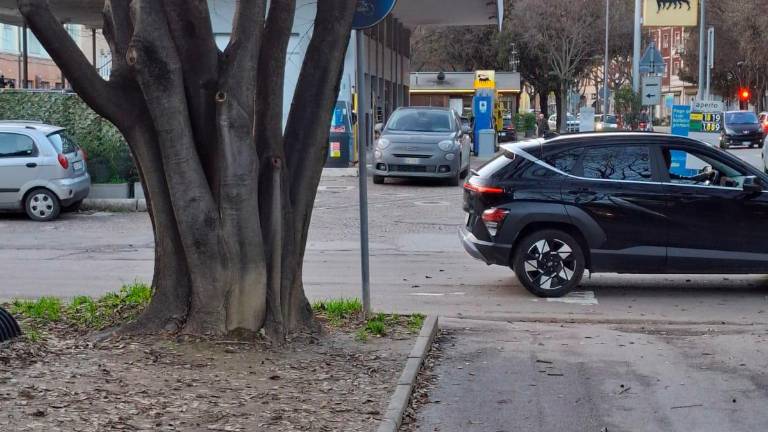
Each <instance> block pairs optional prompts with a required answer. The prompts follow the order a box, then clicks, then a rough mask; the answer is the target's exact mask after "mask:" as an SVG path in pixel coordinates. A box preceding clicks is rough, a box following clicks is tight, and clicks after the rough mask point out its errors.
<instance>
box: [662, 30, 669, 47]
mask: <svg viewBox="0 0 768 432" xmlns="http://www.w3.org/2000/svg"><path fill="white" fill-rule="evenodd" d="M662 48H669V34H666V33H665V34H664V45H662Z"/></svg>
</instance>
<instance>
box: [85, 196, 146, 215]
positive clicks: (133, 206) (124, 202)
mask: <svg viewBox="0 0 768 432" xmlns="http://www.w3.org/2000/svg"><path fill="white" fill-rule="evenodd" d="M80 208H81V209H82V210H96V211H107V212H145V211H147V201H146V200H143V199H86V200H83V205H82V206H81V207H80Z"/></svg>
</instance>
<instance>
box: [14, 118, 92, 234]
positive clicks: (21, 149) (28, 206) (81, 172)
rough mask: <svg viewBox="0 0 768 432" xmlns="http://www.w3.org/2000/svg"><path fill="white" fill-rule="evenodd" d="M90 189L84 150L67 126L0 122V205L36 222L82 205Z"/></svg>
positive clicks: (54, 217)
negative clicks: (75, 140) (74, 139)
mask: <svg viewBox="0 0 768 432" xmlns="http://www.w3.org/2000/svg"><path fill="white" fill-rule="evenodd" d="M90 189H91V177H90V176H89V175H88V170H87V167H86V161H85V153H84V152H83V150H82V149H80V147H79V146H78V145H77V144H76V143H75V142H74V141H73V140H72V139H71V138H69V137H68V136H67V134H66V133H65V131H64V128H61V127H58V126H51V125H46V124H43V123H35V122H27V121H0V209H1V210H17V211H21V210H23V211H25V212H26V213H27V215H28V216H29V217H30V218H31V219H33V220H36V221H49V220H52V219H56V218H57V217H58V216H59V214H60V213H61V211H62V210H73V209H77V207H79V206H80V204H81V203H82V202H83V200H84V199H85V197H87V196H88V192H90Z"/></svg>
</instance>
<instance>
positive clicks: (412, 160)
mask: <svg viewBox="0 0 768 432" xmlns="http://www.w3.org/2000/svg"><path fill="white" fill-rule="evenodd" d="M403 163H404V164H406V165H419V164H421V159H419V158H404V159H403Z"/></svg>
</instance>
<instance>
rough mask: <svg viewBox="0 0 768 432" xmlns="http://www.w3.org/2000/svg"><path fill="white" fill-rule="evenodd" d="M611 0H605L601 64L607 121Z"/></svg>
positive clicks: (604, 113)
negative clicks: (603, 45)
mask: <svg viewBox="0 0 768 432" xmlns="http://www.w3.org/2000/svg"><path fill="white" fill-rule="evenodd" d="M610 12H611V0H605V64H604V65H603V116H604V117H603V122H606V121H608V119H607V117H605V116H607V115H608V110H609V109H610V108H611V101H609V100H608V54H609V53H608V36H609V32H610Z"/></svg>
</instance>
